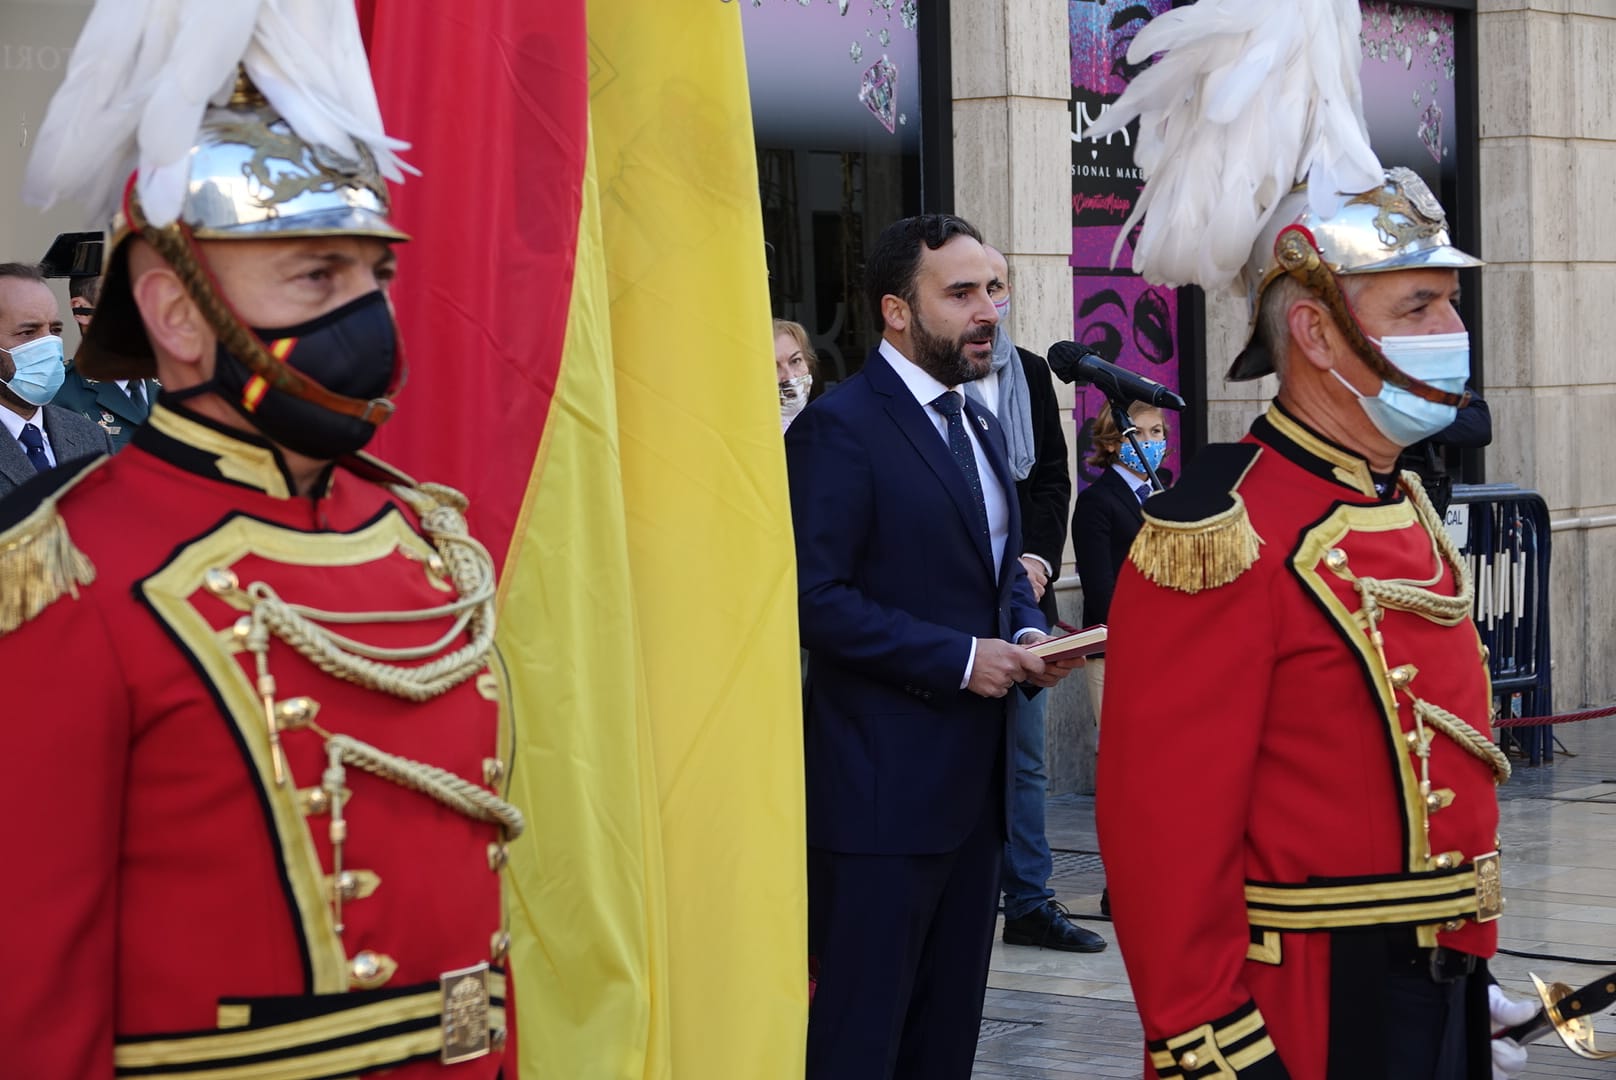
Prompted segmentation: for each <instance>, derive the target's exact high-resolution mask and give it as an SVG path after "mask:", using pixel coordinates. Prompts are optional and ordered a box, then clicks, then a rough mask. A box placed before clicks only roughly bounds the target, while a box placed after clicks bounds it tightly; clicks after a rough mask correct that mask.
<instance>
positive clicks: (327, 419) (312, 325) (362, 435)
mask: <svg viewBox="0 0 1616 1080" xmlns="http://www.w3.org/2000/svg"><path fill="white" fill-rule="evenodd" d="M249 329H250V331H251V333H253V334H255V335H257V337H258V339H259V340H260V341H262V342H263V343H264V348H265V349H266V350H267V351H268V352H269V354H270V355H271V356H273V357H275V358H276V359H278V360H280V361H282V362H283V363H286V364H290V365H291V366H292V367H293V368H295V369H296V370H297V371H299V372H301V373H302V374H303V375H305V376H307V377H308V378H309V379H310V380H311V381H313V382H317V383H319V384H320V385H321V386H323V387H325V388H326V389H327V390H330V391H331V392H332V393H334V394H341V395H343V396H345V397H351V398H359V399H361V400H369V399H372V398H380V397H386V396H388V395H390V394H391V393H393V392H395V391H396V390H397V388H398V387H397V385H396V382H400V383H401V382H402V381H403V380H402V379H397V380H395V375H396V373H397V366H398V330H397V328H396V327H395V326H394V324H393V313H392V310H391V309H390V308H389V307H388V306H387V298H386V296H385V295H383V294H382V293H381V292H380V291H379V290H378V291H376V292H373V293H367V294H366V295H364V296H361V297H359V298H358V299H357V300H353V301H350V302H349V303H346V304H344V305H342V306H341V307H339V308H337V309H335V310H333V311H328V312H326V313H325V314H324V315H321V316H320V317H319V318H317V319H311V320H310V321H308V322H306V323H302V324H300V325H298V326H287V327H281V328H278V329H273V330H264V329H259V328H257V327H250V328H249ZM205 393H217V394H218V395H219V396H221V397H223V398H224V399H225V400H226V401H228V402H230V404H231V405H232V406H234V407H235V409H236V411H237V412H239V413H241V415H242V416H244V417H246V418H247V420H248V421H249V422H250V423H251V424H252V425H253V426H254V427H255V428H257V429H258V430H259V431H260V432H262V433H263V435H264V437H265V438H267V439H269V440H270V441H271V442H274V443H277V444H279V445H280V446H284V447H285V448H286V449H288V450H291V451H293V452H294V453H298V454H302V455H304V456H305V457H311V458H315V459H316V460H319V461H333V460H335V459H337V458H340V457H343V456H344V455H347V454H352V453H354V452H355V451H357V450H359V449H361V448H363V447H364V445H365V444H366V443H368V442H370V439H371V436H373V435H375V434H376V424H375V423H372V422H371V421H369V420H361V419H359V418H358V417H354V416H344V415H342V414H340V413H336V412H332V411H331V410H330V409H327V408H324V407H323V406H320V405H316V404H314V403H313V402H309V401H304V400H302V399H301V398H297V397H293V396H292V395H291V394H289V393H287V392H285V391H283V390H276V389H275V388H273V387H267V386H265V385H264V383H263V380H261V379H258V378H257V377H256V376H254V374H253V372H252V369H250V368H249V367H247V365H246V364H244V363H242V362H241V360H240V359H239V358H237V356H236V355H235V353H232V352H231V351H230V350H228V349H227V348H225V346H224V345H223V344H222V343H221V344H220V345H219V346H218V348H217V349H216V351H215V360H214V367H213V378H211V379H209V380H208V381H207V382H206V383H203V384H202V385H200V386H193V387H187V388H186V389H184V390H181V391H179V392H178V393H174V394H170V395H169V396H170V398H171V399H173V400H180V401H183V400H184V399H186V398H190V397H195V396H197V395H198V394H205Z"/></svg>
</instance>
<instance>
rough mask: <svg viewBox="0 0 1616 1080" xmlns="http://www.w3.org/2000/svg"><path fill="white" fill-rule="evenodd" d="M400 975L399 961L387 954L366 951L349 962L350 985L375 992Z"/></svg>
mask: <svg viewBox="0 0 1616 1080" xmlns="http://www.w3.org/2000/svg"><path fill="white" fill-rule="evenodd" d="M397 973H398V961H397V960H394V959H393V958H392V957H391V956H388V955H386V954H385V953H376V952H371V951H370V950H369V949H365V950H364V951H363V952H360V953H358V954H356V955H355V956H354V958H353V959H352V960H350V961H348V985H349V986H350V987H355V988H358V989H360V990H374V989H376V988H377V987H378V986H382V985H384V984H385V983H386V982H387V980H389V979H391V978H392V977H393V976H394V975H396V974H397Z"/></svg>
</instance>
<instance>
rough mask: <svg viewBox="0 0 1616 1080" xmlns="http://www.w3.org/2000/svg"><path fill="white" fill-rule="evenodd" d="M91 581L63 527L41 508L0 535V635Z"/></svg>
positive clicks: (52, 507) (50, 505)
mask: <svg viewBox="0 0 1616 1080" xmlns="http://www.w3.org/2000/svg"><path fill="white" fill-rule="evenodd" d="M94 580H95V567H94V566H92V565H90V560H89V559H88V558H87V557H86V556H85V554H84V552H82V551H80V550H79V549H78V548H77V547H75V546H74V545H73V538H72V537H71V536H69V535H68V533H67V523H66V522H64V521H63V520H62V517H61V515H60V514H58V513H57V512H56V504H55V503H54V501H53V502H47V503H45V504H43V505H41V506H40V507H39V509H37V510H35V511H34V512H33V513H32V514H30V515H28V517H26V518H24V519H23V520H22V521H20V522H18V523H17V525H16V526H15V527H14V528H12V529H10V530H9V531H7V532H6V533H5V534H4V535H0V634H9V633H10V632H11V631H13V630H15V629H17V627H19V626H21V625H22V624H23V623H25V622H27V621H28V620H29V619H32V618H33V617H35V616H36V615H38V614H39V613H40V612H41V611H44V610H45V609H46V608H47V607H49V606H50V605H51V604H53V603H55V602H56V601H57V600H59V599H61V598H62V597H63V596H64V595H71V596H73V597H74V598H75V599H76V598H77V597H78V595H79V586H80V585H88V584H90V582H92V581H94Z"/></svg>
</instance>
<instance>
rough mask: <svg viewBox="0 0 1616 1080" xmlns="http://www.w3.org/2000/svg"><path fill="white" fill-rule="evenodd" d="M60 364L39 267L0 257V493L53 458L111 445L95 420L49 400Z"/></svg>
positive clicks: (50, 297) (50, 302)
mask: <svg viewBox="0 0 1616 1080" xmlns="http://www.w3.org/2000/svg"><path fill="white" fill-rule="evenodd" d="M64 370H65V369H64V368H63V366H62V313H61V310H60V309H59V308H58V306H57V304H56V297H55V295H54V294H53V293H52V292H51V291H50V286H49V285H47V284H46V283H45V277H44V275H43V274H41V273H40V272H39V270H38V269H37V268H35V267H32V266H29V265H27V264H26V263H15V262H12V263H0V423H3V424H5V428H6V434H7V436H8V438H5V439H0V495H6V494H8V493H9V492H10V491H11V490H12V489H13V488H16V487H19V486H21V485H22V484H24V483H26V482H27V481H28V480H29V479H31V478H32V477H33V476H35V475H36V474H38V473H42V472H45V471H46V470H48V469H51V468H54V467H55V466H56V464H57V463H58V462H63V461H71V460H73V459H74V458H82V457H91V456H94V455H96V454H106V453H110V452H111V450H112V446H111V443H110V442H108V440H107V436H106V433H105V432H103V431H102V430H101V429H100V428H99V427H97V426H96V425H95V424H92V423H91V422H90V421H88V420H86V419H85V418H84V417H82V416H79V415H78V414H77V413H75V412H73V411H71V410H69V409H60V408H57V407H56V406H54V405H52V404H50V400H51V398H52V397H54V396H55V394H56V391H57V390H58V389H59V388H60V387H61V385H62V375H63V372H64Z"/></svg>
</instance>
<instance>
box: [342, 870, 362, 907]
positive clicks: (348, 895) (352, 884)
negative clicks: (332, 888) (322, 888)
mask: <svg viewBox="0 0 1616 1080" xmlns="http://www.w3.org/2000/svg"><path fill="white" fill-rule="evenodd" d="M337 892H338V894H340V895H341V897H342V898H343V899H344V900H352V899H353V898H354V897H356V896H358V895H359V879H358V878H356V877H354V876H353V871H351V870H344V871H343V872H342V873H340V874H338V875H337Z"/></svg>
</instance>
